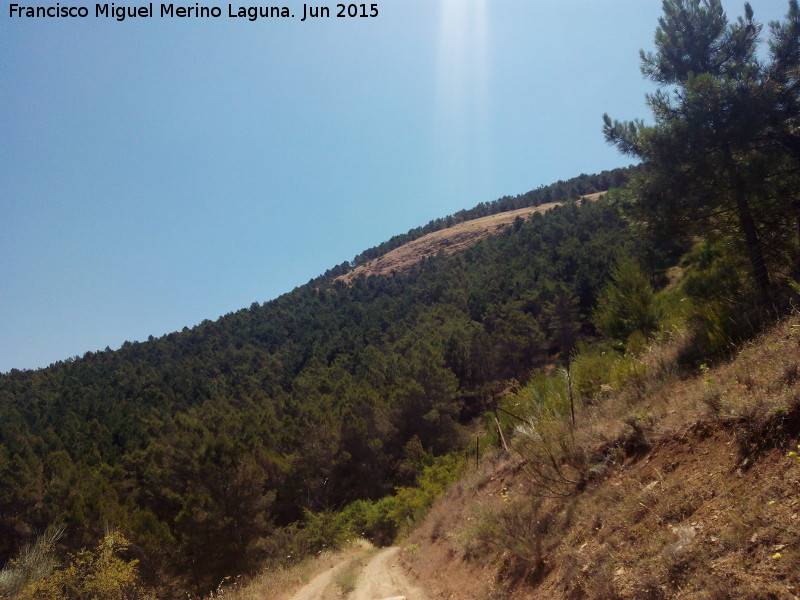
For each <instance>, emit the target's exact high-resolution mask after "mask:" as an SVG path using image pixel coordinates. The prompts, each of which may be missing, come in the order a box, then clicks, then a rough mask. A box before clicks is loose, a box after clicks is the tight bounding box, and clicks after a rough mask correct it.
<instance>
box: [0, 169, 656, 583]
mask: <svg viewBox="0 0 800 600" xmlns="http://www.w3.org/2000/svg"><path fill="white" fill-rule="evenodd" d="M627 175H628V172H627V170H620V171H616V172H612V173H604V174H601V175H600V176H597V177H589V176H582V177H580V178H577V179H576V180H573V181H568V182H559V183H558V184H555V185H554V186H550V187H548V188H542V189H540V190H536V191H534V192H532V193H530V194H528V195H526V196H524V197H520V198H519V199H517V200H516V203H515V204H509V200H508V199H501V200H500V201H498V202H499V203H498V205H497V206H501V207H503V208H505V207H506V205H508V206H509V207H516V206H517V205H518V204H520V203H521V202H527V203H528V204H529V205H530V204H534V205H536V204H539V203H542V202H546V201H552V200H554V199H558V200H566V199H569V198H573V199H576V198H577V197H578V195H579V194H581V193H590V192H594V191H597V190H601V189H603V188H604V187H605V185H606V184H607V183H608V182H609V181H613V182H616V183H618V182H621V181H624V180H625V179H626V178H627ZM491 210H494V209H493V208H492V207H489V205H487V206H486V207H482V208H481V209H480V210H478V211H475V213H474V215H472V213H469V214H470V215H471V216H480V215H481V214H483V213H484V212H486V211H491ZM414 235H416V234H415V233H414V232H412V233H410V234H409V236H408V237H409V238H410V237H413V236H414ZM384 250H385V249H384ZM633 252H639V253H640V254H642V256H643V257H644V256H645V254H646V252H644V251H643V250H642V249H641V248H640V245H637V243H636V241H635V239H634V237H633V236H632V234H631V230H630V228H629V227H628V226H627V225H626V223H625V222H624V220H623V219H622V218H621V216H620V214H619V212H618V211H617V210H616V209H615V208H614V207H613V206H611V205H610V204H609V203H607V202H591V203H590V202H585V201H584V202H581V201H579V200H577V201H575V202H572V203H569V204H567V205H565V206H563V207H559V208H557V209H554V210H552V211H551V212H550V213H548V214H546V215H545V216H542V215H539V216H536V217H535V218H533V219H532V220H530V221H529V222H525V223H523V222H522V221H520V222H518V223H517V224H516V226H515V227H514V229H513V231H510V232H509V233H507V234H505V235H502V236H498V237H494V238H490V239H488V240H486V241H484V242H482V243H479V244H477V245H476V246H474V247H472V248H470V249H469V250H467V251H466V252H464V253H463V254H461V255H458V256H455V257H444V256H441V257H434V258H431V259H428V260H427V261H425V262H424V263H422V264H420V265H417V266H416V267H414V268H412V269H411V270H409V271H406V272H403V273H397V274H394V275H393V276H386V277H370V278H364V277H361V278H359V279H356V280H355V281H354V282H353V284H352V285H346V284H344V283H342V282H337V281H334V277H335V275H336V274H339V273H341V271H342V270H344V269H346V268H348V267H347V266H346V265H343V266H341V267H339V268H336V269H332V270H331V271H330V272H329V273H328V274H326V275H325V276H323V277H321V278H319V279H316V280H313V281H311V282H309V284H307V285H305V286H303V287H301V288H298V289H296V290H295V291H293V292H291V293H289V294H286V295H284V296H282V297H280V298H277V299H275V300H273V301H270V302H267V303H265V304H263V305H262V304H258V303H254V304H253V305H252V306H251V307H250V308H248V309H243V310H241V311H238V312H236V313H232V314H229V315H226V316H224V317H222V318H220V319H218V320H217V321H214V322H211V321H206V322H204V323H202V324H200V325H199V326H197V327H195V328H193V329H191V330H190V329H184V330H183V331H182V332H176V333H172V334H169V335H167V336H164V337H162V338H160V339H150V340H148V341H146V342H142V343H126V344H124V345H123V347H122V348H121V349H119V350H117V351H111V350H106V351H104V352H96V353H92V352H90V353H87V354H86V355H84V356H83V357H80V358H77V357H76V358H74V359H70V360H67V361H64V362H60V363H57V364H55V365H52V366H51V367H49V368H47V369H42V370H38V371H22V372H20V371H12V372H10V373H8V374H5V375H3V376H2V377H0V490H2V492H0V514H1V515H2V520H1V521H0V529H1V531H0V562H5V561H6V560H8V559H9V558H11V557H12V556H14V555H15V553H17V552H18V551H19V550H20V548H21V547H22V546H23V545H24V544H25V543H26V542H29V541H30V540H31V539H32V537H33V536H34V535H35V534H36V533H37V532H39V533H41V532H43V531H45V530H46V529H47V528H48V527H51V526H54V525H59V526H63V535H62V536H61V537H60V539H59V541H58V544H60V545H61V546H62V547H63V548H64V549H72V550H77V549H80V548H83V547H90V546H93V545H94V544H96V543H97V540H99V539H101V538H102V536H103V534H104V532H105V531H106V530H107V529H108V528H119V529H120V530H122V531H123V532H124V533H125V535H126V536H127V537H128V538H129V539H130V541H131V547H130V549H129V550H130V552H132V553H133V555H135V556H136V558H137V559H138V560H139V561H140V563H139V564H140V570H141V571H142V572H143V574H144V575H145V577H146V578H147V579H149V580H151V581H159V580H163V579H175V578H177V579H178V580H185V583H186V585H188V586H190V587H193V588H194V589H198V590H202V589H208V588H210V587H212V586H213V585H214V584H216V583H218V582H219V580H220V579H221V578H222V577H224V576H226V575H229V574H230V573H232V572H233V573H238V572H242V571H247V570H248V569H249V568H251V567H254V566H256V565H259V564H262V563H263V562H264V561H265V560H269V559H277V558H278V557H279V555H281V554H282V553H283V552H284V550H285V546H286V541H285V536H286V535H289V534H288V533H287V531H289V530H293V528H296V527H297V525H296V524H300V527H301V528H302V523H303V522H304V519H306V516H307V515H308V514H311V513H318V512H324V511H327V510H332V509H339V508H342V507H343V506H345V505H347V504H348V503H352V502H353V501H356V500H359V499H380V498H381V497H383V496H386V495H388V494H391V493H392V492H393V491H394V489H395V487H397V486H401V485H408V484H413V483H414V481H415V478H416V477H417V475H418V474H419V471H420V469H421V467H422V466H423V465H424V464H426V462H428V463H429V462H430V457H433V456H439V455H443V454H445V453H447V452H450V451H452V450H455V449H457V448H459V447H460V446H461V444H462V443H463V426H464V425H465V424H467V423H469V422H470V420H471V419H472V418H473V417H475V416H476V415H479V414H480V413H481V412H482V411H483V410H484V409H485V408H486V407H487V406H488V405H489V404H490V403H491V402H492V401H493V398H494V395H495V394H496V393H498V392H500V391H502V389H503V386H504V382H505V381H506V380H508V379H510V378H520V379H522V378H525V377H526V376H527V374H528V373H529V372H530V371H531V369H532V368H533V367H534V366H535V365H537V364H539V365H542V364H547V363H550V362H553V361H558V360H559V359H560V358H563V357H564V356H567V355H568V353H569V351H570V348H571V347H572V345H574V343H575V341H576V339H577V337H578V335H579V334H580V333H581V331H583V332H584V333H586V332H589V333H591V326H590V325H589V320H588V315H589V314H590V313H591V310H592V307H593V305H594V303H595V294H596V290H598V289H599V287H600V285H601V284H602V282H603V281H604V279H605V278H606V275H607V273H608V271H609V269H610V267H611V265H612V264H613V263H614V261H615V259H616V258H617V257H618V256H620V255H622V254H630V253H633ZM354 262H357V261H354ZM287 527H288V528H290V529H289V530H287ZM167 559H168V560H167Z"/></svg>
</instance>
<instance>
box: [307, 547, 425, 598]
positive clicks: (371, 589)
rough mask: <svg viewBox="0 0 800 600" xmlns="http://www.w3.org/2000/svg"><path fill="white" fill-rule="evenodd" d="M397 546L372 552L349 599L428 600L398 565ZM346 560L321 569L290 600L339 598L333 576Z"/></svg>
mask: <svg viewBox="0 0 800 600" xmlns="http://www.w3.org/2000/svg"><path fill="white" fill-rule="evenodd" d="M398 552H399V549H398V548H385V549H383V550H381V551H379V552H378V553H376V554H374V555H373V556H372V557H371V558H370V559H369V562H367V564H366V566H365V567H364V569H363V570H362V571H361V574H360V575H359V577H358V581H357V583H356V588H355V590H353V591H352V592H351V593H350V594H349V595H347V596H346V598H347V599H348V600H428V596H427V595H426V594H425V593H424V592H423V591H422V590H420V589H419V588H417V587H416V586H414V585H412V584H411V583H410V582H409V581H408V578H407V577H406V575H405V573H404V572H403V570H402V568H401V567H400V566H399V565H398V560H397V558H398V557H397V553H398ZM346 564H347V561H345V562H342V563H340V564H338V565H336V566H335V567H333V568H332V569H329V570H328V571H326V572H324V573H322V574H321V575H319V576H317V577H316V578H315V579H313V580H312V581H311V582H310V583H308V585H306V586H305V587H303V589H301V590H300V591H299V592H298V593H297V594H295V595H294V596H293V597H292V600H328V599H329V598H341V596H340V595H339V594H338V591H339V590H338V586H337V585H336V583H335V581H334V579H335V576H336V574H337V573H338V572H339V571H340V570H341V569H343V568H345V566H346Z"/></svg>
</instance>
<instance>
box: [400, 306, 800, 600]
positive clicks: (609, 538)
mask: <svg viewBox="0 0 800 600" xmlns="http://www.w3.org/2000/svg"><path fill="white" fill-rule="evenodd" d="M690 339H691V338H690V336H685V335H681V334H678V335H675V336H673V337H672V338H671V339H669V340H666V341H665V342H664V343H662V344H660V345H658V346H655V347H653V348H651V349H649V350H648V351H646V352H645V353H644V354H643V355H642V356H640V358H639V360H640V361H641V363H642V364H644V365H646V376H645V378H644V379H639V380H638V381H637V385H636V388H637V389H635V390H630V389H622V390H612V391H611V392H608V393H604V394H602V395H601V397H599V398H597V399H595V400H594V401H592V402H591V403H589V404H585V405H582V406H580V407H579V412H578V429H577V430H575V431H574V432H570V434H569V439H570V440H572V439H574V445H575V446H576V447H579V448H582V449H583V452H584V454H585V456H587V457H588V458H587V461H588V466H587V471H588V473H589V476H588V477H587V484H586V485H585V486H584V487H577V488H575V490H574V493H571V494H570V495H569V496H567V497H563V498H546V497H542V496H543V495H541V494H538V496H539V497H535V496H537V494H536V490H535V489H534V487H535V486H532V484H531V480H530V477H526V476H525V465H524V464H523V461H522V459H520V458H512V457H508V458H506V459H504V460H503V461H501V462H499V463H497V465H496V467H495V470H494V472H484V473H482V474H481V476H480V477H478V476H477V474H476V475H475V476H473V479H472V480H467V481H464V482H462V483H461V484H460V486H458V488H459V491H458V493H457V494H455V493H453V494H451V495H449V496H448V497H446V498H445V499H443V500H442V501H441V502H440V503H439V504H437V505H436V506H435V507H434V510H433V511H432V513H431V519H434V520H438V524H437V525H436V527H435V528H432V526H431V521H430V520H429V521H428V523H426V524H425V525H424V526H423V529H422V531H427V532H428V533H431V532H433V531H434V530H435V531H436V535H435V536H430V537H425V536H417V537H415V538H414V540H413V541H414V544H415V552H414V559H413V564H414V565H416V567H415V568H416V569H417V570H418V571H419V572H420V573H422V574H424V575H425V576H426V577H427V578H430V585H431V586H433V587H434V588H435V589H437V590H439V591H441V593H443V594H445V597H447V594H451V595H452V594H455V595H456V596H458V597H463V598H481V597H483V598H488V597H493V598H507V599H509V600H517V599H521V598H529V597H532V596H533V597H537V598H543V599H550V598H553V599H555V598H569V599H572V600H579V599H589V598H620V599H623V598H624V599H631V600H632V599H644V600H647V599H652V600H659V599H661V598H676V599H696V598H703V599H719V600H734V599H735V600H750V599H755V598H776V599H783V598H787V599H792V598H797V597H800V496H798V491H799V490H800V461H794V460H792V458H790V457H789V456H787V454H788V451H789V450H795V448H796V446H797V444H798V442H800V439H799V438H800V317H798V316H797V315H795V316H793V317H791V318H788V319H787V320H785V321H784V322H782V323H780V324H779V325H778V326H776V327H775V328H773V329H772V330H771V331H769V332H767V333H765V334H763V335H762V336H760V337H759V338H758V339H756V340H753V341H752V342H750V343H748V344H746V345H745V346H743V347H742V349H741V350H740V352H739V353H738V355H736V356H735V357H733V358H732V359H731V360H730V361H728V362H727V363H725V364H720V365H717V366H711V367H708V368H704V369H701V370H700V371H699V372H698V373H694V374H686V373H683V372H682V371H681V369H680V368H679V367H678V365H677V360H678V357H679V356H680V355H681V353H682V351H683V346H684V345H685V344H686V343H688V341H689V340H690ZM562 434H563V431H562ZM562 434H559V435H555V432H554V435H553V436H551V441H552V442H553V444H554V446H553V448H552V449H551V452H550V454H551V455H552V456H554V457H557V459H558V460H560V461H567V460H568V459H569V454H570V452H571V451H570V450H568V448H564V447H562V446H563V445H561V444H560V442H559V440H563V439H564V435H562ZM572 443H573V442H572V441H570V444H572ZM563 464H564V463H561V465H563ZM426 528H428V529H426ZM428 563H430V564H433V565H437V567H436V568H435V569H427V567H426V565H427V564H428ZM443 564H447V565H453V564H459V565H465V566H464V568H463V569H461V570H459V573H465V572H471V573H470V577H471V578H472V579H471V580H475V579H479V580H482V581H484V582H486V583H485V584H484V587H483V589H482V590H483V591H482V592H481V593H482V594H483V596H481V595H479V594H478V595H475V594H472V595H468V594H464V593H463V590H459V588H458V587H456V585H455V584H454V582H452V581H447V578H446V577H444V576H442V575H439V573H440V572H441V571H442V570H443V569H442V565H443Z"/></svg>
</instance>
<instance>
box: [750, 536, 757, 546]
mask: <svg viewBox="0 0 800 600" xmlns="http://www.w3.org/2000/svg"><path fill="white" fill-rule="evenodd" d="M757 541H758V534H757V533H754V534H753V537H751V538H750V543H751V544H755V543H756V542H757Z"/></svg>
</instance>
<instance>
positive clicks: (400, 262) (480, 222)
mask: <svg viewBox="0 0 800 600" xmlns="http://www.w3.org/2000/svg"><path fill="white" fill-rule="evenodd" d="M603 195H604V192H597V193H594V194H586V195H585V196H583V197H584V198H586V199H587V200H597V199H598V198H601V197H602V196H603ZM562 204H563V202H548V203H547V204H541V205H539V206H529V207H526V208H518V209H516V210H509V211H506V212H501V213H497V214H493V215H490V216H487V217H479V218H477V219H472V220H470V221H464V222H462V223H458V224H457V225H453V226H452V227H447V228H445V229H440V230H438V231H434V232H433V233H428V234H426V235H424V236H422V237H420V238H417V239H415V240H412V241H410V242H408V243H406V244H403V245H402V246H400V247H398V248H395V249H394V250H390V251H389V252H387V253H386V254H384V255H382V256H379V257H378V258H374V259H372V260H370V261H368V262H366V263H364V264H361V265H358V266H357V267H356V268H354V269H353V270H352V271H349V272H348V273H346V274H344V275H340V276H339V277H338V279H339V280H341V281H344V282H345V283H349V282H351V281H352V280H353V279H355V278H356V277H359V276H360V275H365V276H367V277H369V276H371V275H390V274H391V273H394V272H397V271H404V270H406V269H408V268H409V267H411V266H413V265H415V264H417V263H419V262H421V261H422V260H425V259H426V258H430V257H432V256H436V255H438V254H439V253H440V252H441V253H443V254H445V255H452V254H456V253H458V252H463V251H464V250H466V249H467V248H469V247H470V246H472V245H473V244H476V243H478V242H479V241H481V240H483V239H485V238H486V237H488V236H490V235H499V234H501V233H504V232H506V231H507V230H508V229H509V228H511V227H513V226H514V223H515V222H517V219H520V220H521V221H526V220H528V219H529V218H531V216H532V215H534V214H536V213H539V214H541V213H545V212H547V211H548V210H550V209H551V208H554V207H556V206H561V205H562Z"/></svg>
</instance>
